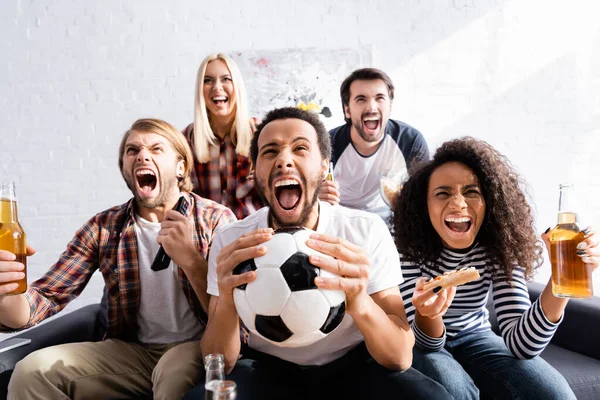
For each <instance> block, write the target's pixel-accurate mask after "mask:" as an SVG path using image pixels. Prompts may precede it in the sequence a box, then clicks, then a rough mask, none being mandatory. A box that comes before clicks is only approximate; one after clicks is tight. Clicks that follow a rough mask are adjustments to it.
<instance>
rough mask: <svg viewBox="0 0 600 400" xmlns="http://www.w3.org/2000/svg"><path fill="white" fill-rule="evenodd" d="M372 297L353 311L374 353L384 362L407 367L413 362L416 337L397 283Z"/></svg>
mask: <svg viewBox="0 0 600 400" xmlns="http://www.w3.org/2000/svg"><path fill="white" fill-rule="evenodd" d="M370 299H371V300H372V301H366V302H365V303H364V307H361V309H359V310H357V311H356V312H350V313H349V314H350V315H351V316H352V319H353V320H354V322H355V323H356V326H357V327H358V329H359V330H360V332H361V333H362V335H363V337H364V338H365V344H366V345H367V349H368V350H369V353H370V354H371V356H372V357H373V358H374V359H375V361H377V362H378V363H379V364H381V365H382V366H384V367H386V368H389V369H393V370H400V371H405V370H407V369H408V368H410V366H411V364H412V348H413V346H414V343H415V337H414V335H413V333H412V331H411V329H410V325H409V324H408V320H407V318H406V314H405V312H404V304H403V303H402V296H400V290H398V288H397V287H394V288H390V289H386V290H383V291H381V292H378V293H374V294H372V295H371V296H370Z"/></svg>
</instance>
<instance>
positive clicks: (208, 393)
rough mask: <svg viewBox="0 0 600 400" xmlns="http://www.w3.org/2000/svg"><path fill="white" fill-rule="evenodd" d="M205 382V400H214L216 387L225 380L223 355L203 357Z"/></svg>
mask: <svg viewBox="0 0 600 400" xmlns="http://www.w3.org/2000/svg"><path fill="white" fill-rule="evenodd" d="M204 369H205V371H206V380H205V381H204V390H205V395H204V399H205V400H214V399H215V398H216V397H215V391H216V389H217V386H219V385H220V384H221V382H222V381H223V380H224V379H225V365H224V358H223V354H219V353H217V354H209V355H207V356H206V357H204Z"/></svg>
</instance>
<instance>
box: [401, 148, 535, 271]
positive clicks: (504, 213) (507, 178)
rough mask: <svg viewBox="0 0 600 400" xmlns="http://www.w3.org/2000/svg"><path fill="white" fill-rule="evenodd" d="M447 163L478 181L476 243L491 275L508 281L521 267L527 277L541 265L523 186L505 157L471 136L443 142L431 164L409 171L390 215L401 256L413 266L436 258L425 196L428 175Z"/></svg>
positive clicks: (436, 245) (437, 243)
mask: <svg viewBox="0 0 600 400" xmlns="http://www.w3.org/2000/svg"><path fill="white" fill-rule="evenodd" d="M452 161H455V162H459V163H462V164H464V165H466V166H467V167H468V168H469V169H471V170H472V171H473V173H474V174H475V175H476V176H477V179H478V180H479V186H480V188H481V192H482V196H483V198H484V200H485V217H484V221H483V224H482V225H481V228H480V229H479V232H478V234H477V239H476V240H477V242H478V243H480V244H481V245H483V246H485V248H486V250H487V253H488V255H489V257H490V261H491V262H492V264H493V266H492V268H493V272H494V273H495V275H496V276H498V275H501V274H502V273H504V274H505V276H506V278H507V280H508V281H510V280H511V279H512V273H513V270H514V269H515V267H517V266H520V267H521V268H523V270H524V274H525V278H526V279H531V278H532V277H533V274H534V273H535V270H536V268H537V267H538V266H539V265H541V263H542V258H541V249H542V247H541V241H540V240H538V239H537V235H536V233H535V231H534V228H533V216H532V212H531V207H530V206H529V203H528V201H527V198H526V197H527V196H526V190H525V186H526V184H525V182H524V181H523V180H522V179H521V177H520V176H519V174H517V172H516V171H515V169H514V168H513V166H512V165H511V163H510V161H509V160H508V159H507V158H506V156H504V155H502V154H501V153H499V152H498V151H497V150H496V149H494V148H493V147H492V146H491V145H490V144H488V143H486V142H484V141H481V140H477V139H474V138H472V137H464V138H461V139H455V140H451V141H448V142H445V143H444V144H442V145H441V146H440V148H438V149H437V151H436V152H435V154H434V156H433V159H432V160H430V161H425V162H422V163H420V164H418V165H415V166H414V167H413V169H412V171H411V172H410V177H409V179H408V180H407V182H406V183H404V185H403V186H402V190H401V191H400V193H399V195H398V197H397V199H396V202H395V207H394V214H393V216H392V217H391V218H392V223H393V230H394V238H395V241H396V246H397V248H398V251H399V252H400V254H402V255H403V257H406V258H408V259H410V260H412V261H415V262H418V263H423V262H432V261H434V260H435V259H437V258H438V257H439V255H440V252H441V250H442V248H443V244H442V240H441V238H440V236H439V235H438V234H437V232H436V231H435V229H434V228H433V226H432V224H431V220H430V219H429V212H428V208H427V193H428V189H429V179H430V177H431V175H432V173H433V172H434V171H435V170H436V169H437V168H438V167H440V166H441V165H443V164H445V163H448V162H452Z"/></svg>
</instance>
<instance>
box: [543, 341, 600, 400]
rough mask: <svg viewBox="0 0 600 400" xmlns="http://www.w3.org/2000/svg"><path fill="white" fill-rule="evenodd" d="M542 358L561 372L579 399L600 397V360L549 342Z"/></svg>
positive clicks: (586, 399)
mask: <svg viewBox="0 0 600 400" xmlns="http://www.w3.org/2000/svg"><path fill="white" fill-rule="evenodd" d="M541 356H542V358H543V359H544V360H546V361H547V362H548V363H550V364H551V365H552V366H553V367H554V368H556V369H557V370H558V372H560V373H561V374H562V375H563V376H564V377H565V379H566V380H567V382H568V383H569V385H570V386H571V389H573V392H575V396H577V399H578V400H588V399H589V400H598V399H600V361H599V360H596V359H594V358H591V357H587V356H584V355H582V354H579V353H575V352H572V351H570V350H566V349H564V348H562V347H558V346H556V345H554V344H552V343H551V344H549V345H548V346H547V347H546V349H545V350H544V351H543V352H542V354H541Z"/></svg>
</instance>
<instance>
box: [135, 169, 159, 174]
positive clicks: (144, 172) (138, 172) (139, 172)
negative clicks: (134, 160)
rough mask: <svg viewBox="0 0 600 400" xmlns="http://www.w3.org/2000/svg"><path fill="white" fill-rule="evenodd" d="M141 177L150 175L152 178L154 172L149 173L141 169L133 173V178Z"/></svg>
mask: <svg viewBox="0 0 600 400" xmlns="http://www.w3.org/2000/svg"><path fill="white" fill-rule="evenodd" d="M142 175H152V176H154V172H152V171H150V170H148V169H143V170H140V171H137V172H136V173H135V176H142Z"/></svg>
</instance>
